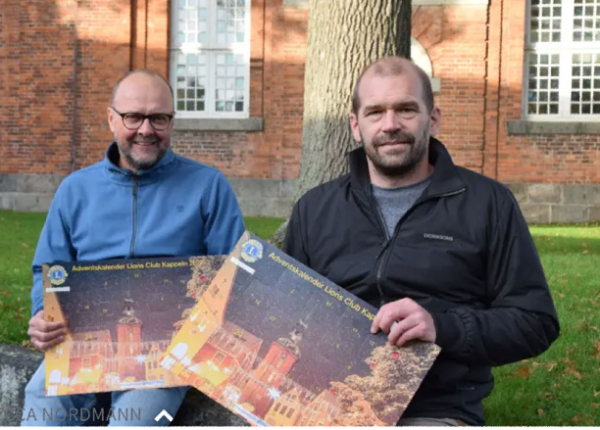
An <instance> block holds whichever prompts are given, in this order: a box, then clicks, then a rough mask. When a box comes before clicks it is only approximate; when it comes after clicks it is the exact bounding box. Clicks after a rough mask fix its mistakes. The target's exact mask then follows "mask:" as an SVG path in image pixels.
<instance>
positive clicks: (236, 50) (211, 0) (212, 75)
mask: <svg viewBox="0 0 600 430" xmlns="http://www.w3.org/2000/svg"><path fill="white" fill-rule="evenodd" d="M179 1H180V0H171V37H170V42H169V43H170V46H169V77H170V83H171V86H172V87H173V102H174V106H175V111H176V112H177V118H184V119H185V118H222V119H230V118H236V119H237V118H249V117H250V44H251V41H250V20H251V15H250V12H251V7H250V2H251V0H246V1H245V12H244V13H245V17H246V19H245V23H244V24H245V26H244V42H243V43H239V42H236V43H229V44H228V43H224V44H218V43H217V42H216V40H217V31H216V21H217V19H216V16H217V4H216V0H208V12H207V26H208V31H207V40H208V42H207V43H204V44H203V43H198V42H196V43H189V42H184V43H183V44H181V45H179V44H178V43H177V33H178V27H177V26H178V23H179V16H178V13H179V4H178V3H179ZM202 51H204V52H206V53H208V54H211V53H212V54H217V53H233V54H234V55H237V54H242V55H243V56H244V62H245V70H244V83H245V87H244V110H243V111H242V112H235V111H234V112H227V111H226V112H218V111H217V110H216V106H215V98H216V97H215V84H216V82H215V80H216V64H215V63H216V55H207V70H208V72H207V73H208V76H207V84H206V88H205V91H204V94H205V96H204V97H205V99H204V108H205V111H204V112H200V111H194V112H191V111H177V56H178V54H179V53H183V54H186V55H187V54H199V53H200V52H202Z"/></svg>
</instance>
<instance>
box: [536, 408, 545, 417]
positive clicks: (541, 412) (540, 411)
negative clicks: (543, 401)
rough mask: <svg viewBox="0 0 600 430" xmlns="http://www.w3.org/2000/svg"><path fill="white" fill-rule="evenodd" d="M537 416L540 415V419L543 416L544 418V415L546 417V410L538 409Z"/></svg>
mask: <svg viewBox="0 0 600 430" xmlns="http://www.w3.org/2000/svg"><path fill="white" fill-rule="evenodd" d="M537 414H538V416H540V417H541V416H543V415H544V410H543V409H538V410H537Z"/></svg>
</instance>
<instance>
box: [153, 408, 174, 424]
mask: <svg viewBox="0 0 600 430" xmlns="http://www.w3.org/2000/svg"><path fill="white" fill-rule="evenodd" d="M162 418H166V419H168V420H169V422H171V421H173V417H172V416H171V415H169V413H168V412H167V411H165V410H164V409H163V410H162V411H161V413H160V414H158V415H157V416H156V417H154V421H156V422H159V421H160V420H161V419H162Z"/></svg>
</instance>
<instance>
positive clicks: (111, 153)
mask: <svg viewBox="0 0 600 430" xmlns="http://www.w3.org/2000/svg"><path fill="white" fill-rule="evenodd" d="M119 157H120V155H119V148H118V147H117V144H116V142H113V143H111V144H110V146H109V147H108V149H107V150H106V154H105V157H104V160H103V161H102V163H103V164H104V171H105V173H106V175H107V176H108V177H109V178H110V179H111V180H113V181H115V182H118V183H121V184H125V185H131V182H132V180H133V177H134V176H135V177H137V179H138V181H139V183H140V185H141V184H145V183H152V182H155V181H157V180H158V179H159V178H160V177H161V176H162V175H163V174H164V173H165V172H166V171H167V170H168V169H170V168H171V167H173V165H174V164H173V163H174V161H175V160H176V158H177V155H176V154H175V153H174V152H173V150H171V149H168V150H167V152H166V153H165V155H164V156H163V157H162V158H161V159H160V160H159V161H158V163H156V164H155V165H154V166H152V167H151V168H149V169H146V170H140V171H138V172H137V173H133V172H132V171H131V170H128V169H123V168H121V167H119Z"/></svg>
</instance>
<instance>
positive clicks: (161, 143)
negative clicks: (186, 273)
mask: <svg viewBox="0 0 600 430" xmlns="http://www.w3.org/2000/svg"><path fill="white" fill-rule="evenodd" d="M107 112H108V123H109V126H110V129H111V131H112V133H113V135H114V142H113V143H112V144H110V146H109V147H108V149H107V151H106V156H105V158H104V160H103V161H101V162H99V163H97V164H94V165H92V166H89V167H87V168H84V169H81V170H79V171H77V172H74V173H73V174H71V175H69V176H68V177H67V178H65V179H64V181H63V182H62V183H61V185H60V187H59V188H58V190H57V191H56V194H55V196H54V200H53V202H52V205H51V207H50V210H49V212H48V216H47V218H46V223H45V225H44V228H43V230H42V233H41V235H40V239H39V242H38V246H37V249H36V253H35V257H34V261H33V266H32V268H33V281H34V282H33V289H32V292H31V301H32V318H31V320H30V322H29V336H30V338H31V342H32V343H33V345H34V346H35V347H36V348H37V349H39V350H40V351H46V350H48V349H49V348H52V347H53V346H55V345H57V344H59V343H60V342H62V340H63V339H64V336H65V335H66V333H67V327H65V326H64V324H63V323H59V322H47V321H45V320H44V315H43V294H42V264H44V263H51V262H54V261H64V262H70V261H73V262H74V261H96V260H106V259H115V258H124V259H128V258H142V257H157V256H164V257H172V256H197V255H221V254H228V253H229V252H230V251H231V249H232V248H233V247H234V245H235V243H236V242H237V240H238V239H239V238H240V236H241V234H242V233H243V231H244V223H243V219H242V214H241V212H240V209H239V206H238V203H237V200H236V198H235V195H234V194H233V191H232V189H231V186H230V185H229V183H228V182H227V180H226V179H225V177H224V176H223V174H222V173H220V172H219V171H218V170H216V169H214V168H212V167H208V166H206V165H204V164H201V163H198V162H196V161H192V160H189V159H186V158H183V157H181V156H179V155H176V154H175V153H174V152H173V151H172V150H171V149H170V144H171V135H172V133H173V116H174V114H175V112H174V109H173V92H172V89H171V87H170V86H169V84H168V83H167V82H166V81H165V79H164V78H163V77H162V76H160V75H159V74H157V73H154V72H152V71H149V70H135V71H133V72H130V73H128V74H126V75H125V76H124V77H122V78H121V79H120V80H119V81H118V82H117V83H116V85H115V87H114V90H113V95H112V99H111V104H110V106H109V107H108V109H107ZM44 387H45V366H44V363H42V364H41V365H40V367H39V368H38V370H37V371H36V373H35V374H34V375H33V377H32V379H31V380H30V382H29V384H28V385H27V388H26V390H25V406H24V411H23V417H22V425H27V426H46V425H48V426H59V425H80V424H88V425H89V424H91V422H90V420H92V419H93V418H94V416H100V410H99V409H96V413H95V414H94V408H97V407H98V400H103V401H104V403H107V402H108V403H110V406H111V407H112V409H113V410H114V411H117V410H122V411H131V410H133V411H135V417H132V414H129V415H128V419H124V416H123V415H122V416H119V415H118V414H117V413H116V412H115V414H114V419H111V420H110V422H109V425H111V424H112V425H136V426H137V425H142V426H153V425H164V424H168V423H169V422H168V421H167V420H166V419H162V420H160V421H159V422H156V421H155V419H154V418H155V417H156V416H157V414H159V413H160V412H161V411H162V410H163V409H165V410H166V411H167V412H168V413H169V414H170V415H171V416H175V414H176V412H177V410H178V408H179V406H180V405H181V402H182V400H183V397H184V395H185V392H186V391H187V388H172V389H152V390H131V391H120V392H113V393H110V395H109V396H105V395H103V396H97V395H95V394H86V395H72V396H54V397H46V396H45V391H44ZM107 397H110V398H107ZM71 410H75V411H76V412H77V413H75V414H71V413H70V411H71ZM44 411H45V412H44ZM65 411H66V412H65ZM138 411H139V414H138ZM65 413H66V415H65ZM104 416H106V415H104ZM138 416H139V419H138ZM86 417H88V419H87V420H86V419H85V418H86Z"/></svg>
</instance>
